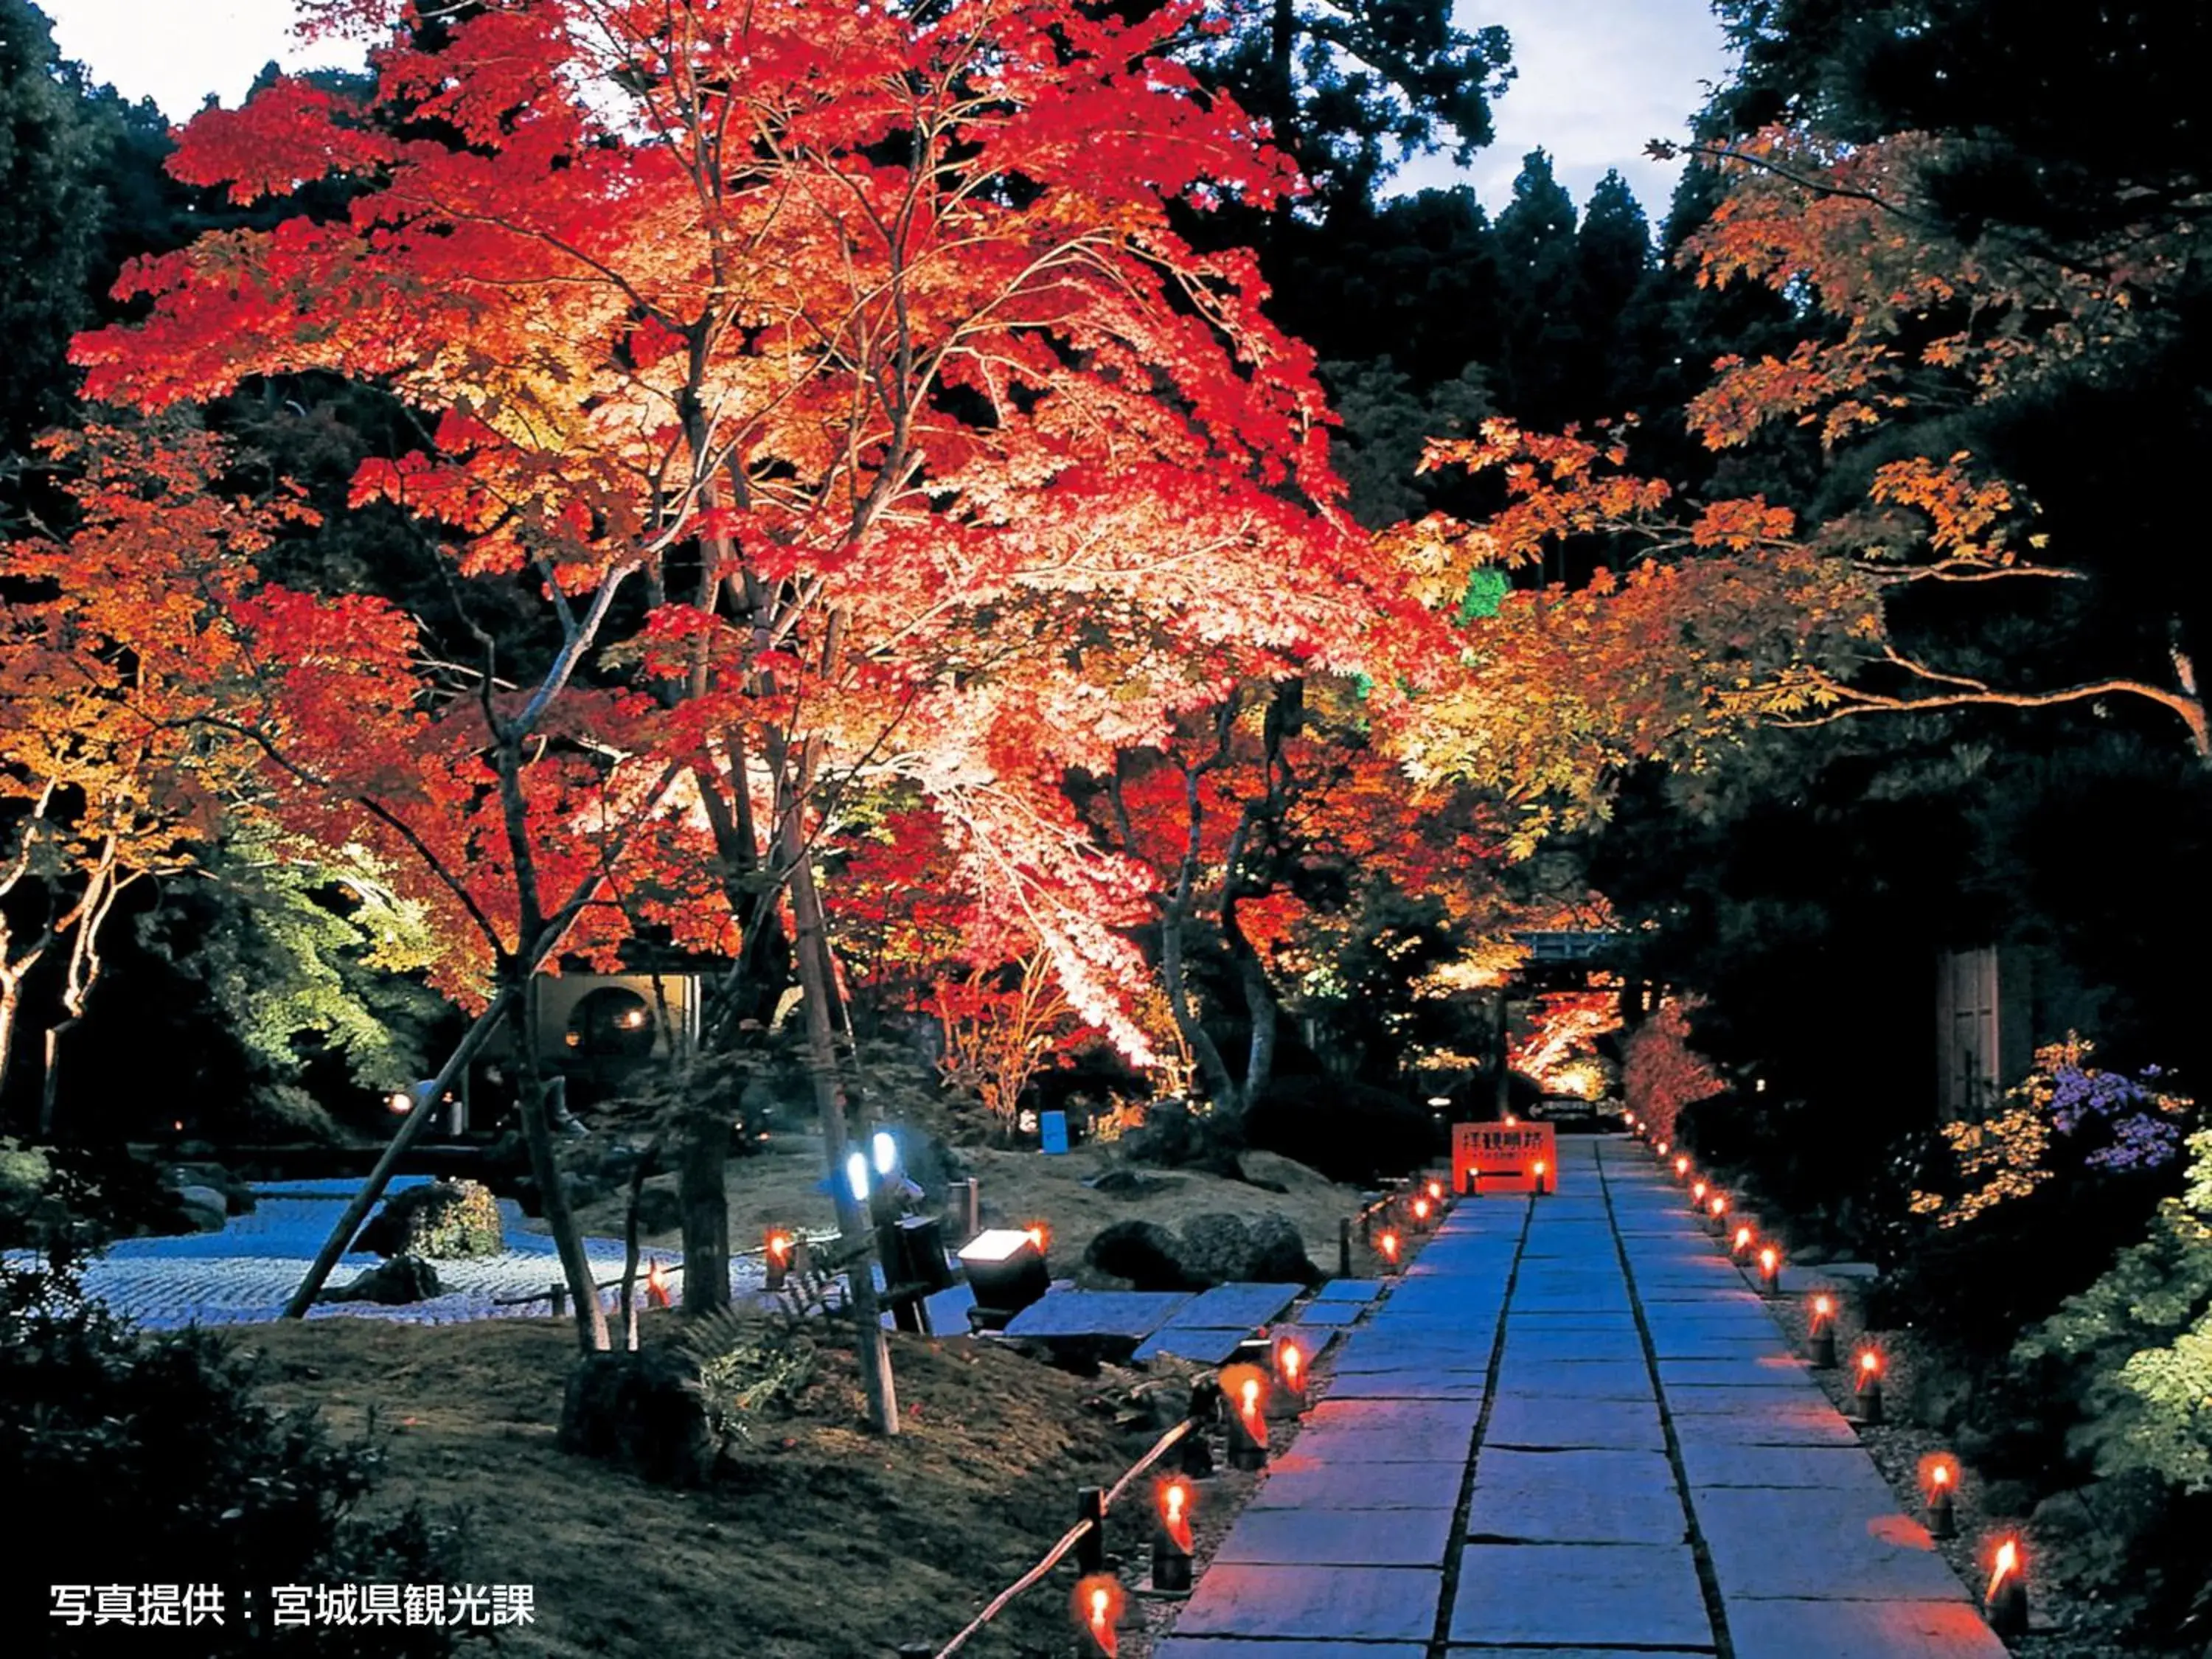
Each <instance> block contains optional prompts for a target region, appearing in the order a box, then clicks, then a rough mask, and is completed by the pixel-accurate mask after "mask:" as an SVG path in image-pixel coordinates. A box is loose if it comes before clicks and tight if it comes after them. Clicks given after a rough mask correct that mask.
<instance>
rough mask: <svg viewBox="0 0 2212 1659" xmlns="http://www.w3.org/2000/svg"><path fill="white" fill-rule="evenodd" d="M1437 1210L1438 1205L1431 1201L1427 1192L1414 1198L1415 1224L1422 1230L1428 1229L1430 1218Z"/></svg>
mask: <svg viewBox="0 0 2212 1659" xmlns="http://www.w3.org/2000/svg"><path fill="white" fill-rule="evenodd" d="M1435 1212H1436V1206H1434V1205H1433V1204H1431V1203H1430V1202H1429V1200H1428V1195H1427V1194H1422V1195H1421V1196H1420V1197H1419V1198H1417V1199H1415V1200H1413V1225H1414V1226H1415V1227H1416V1228H1418V1229H1419V1230H1420V1231H1424V1232H1425V1231H1428V1225H1429V1218H1430V1217H1431V1215H1433V1214H1434V1213H1435Z"/></svg>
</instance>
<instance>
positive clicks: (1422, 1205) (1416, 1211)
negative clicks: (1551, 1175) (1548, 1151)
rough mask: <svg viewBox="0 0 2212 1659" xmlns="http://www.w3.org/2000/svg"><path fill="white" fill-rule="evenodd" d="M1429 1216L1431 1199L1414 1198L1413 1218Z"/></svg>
mask: <svg viewBox="0 0 2212 1659" xmlns="http://www.w3.org/2000/svg"><path fill="white" fill-rule="evenodd" d="M1539 1167H1541V1166H1539ZM1428 1218H1429V1200H1427V1199H1425V1198H1417V1199H1415V1200H1413V1219H1414V1220H1416V1221H1426V1220H1427V1219H1428Z"/></svg>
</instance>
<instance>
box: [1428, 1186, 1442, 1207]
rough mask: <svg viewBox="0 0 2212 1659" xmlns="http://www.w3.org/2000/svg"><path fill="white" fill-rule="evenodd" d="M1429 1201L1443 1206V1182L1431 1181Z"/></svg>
mask: <svg viewBox="0 0 2212 1659" xmlns="http://www.w3.org/2000/svg"><path fill="white" fill-rule="evenodd" d="M1429 1201H1430V1202H1431V1203H1432V1204H1441V1203H1443V1201H1444V1183H1443V1182H1441V1181H1431V1182H1430V1183H1429Z"/></svg>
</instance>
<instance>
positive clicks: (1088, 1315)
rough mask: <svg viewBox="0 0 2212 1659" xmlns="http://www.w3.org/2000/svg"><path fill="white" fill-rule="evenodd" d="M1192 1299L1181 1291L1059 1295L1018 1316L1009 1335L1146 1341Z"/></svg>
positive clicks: (1036, 1303)
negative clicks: (1118, 1338) (1116, 1338)
mask: <svg viewBox="0 0 2212 1659" xmlns="http://www.w3.org/2000/svg"><path fill="white" fill-rule="evenodd" d="M1190 1299H1191V1298H1190V1296H1189V1295H1188V1292H1185V1291H1053V1292H1052V1293H1051V1294H1050V1295H1049V1296H1047V1297H1043V1298H1042V1300H1040V1301H1036V1302H1032V1303H1030V1305H1029V1306H1028V1307H1026V1308H1024V1309H1023V1310H1021V1312H1019V1313H1018V1314H1016V1315H1015V1316H1014V1317H1013V1319H1012V1322H1010V1323H1009V1324H1008V1325H1007V1326H1006V1334H1007V1335H1008V1336H1009V1337H1055V1336H1057V1337H1120V1338H1127V1339H1128V1340H1133V1341H1142V1340H1144V1339H1145V1338H1146V1337H1148V1336H1150V1335H1151V1334H1152V1333H1153V1332H1154V1331H1157V1330H1158V1329H1159V1328H1160V1327H1161V1326H1163V1325H1164V1324H1166V1323H1167V1322H1168V1321H1169V1320H1170V1319H1171V1318H1173V1317H1174V1316H1175V1315H1176V1311H1177V1310H1180V1309H1181V1308H1182V1307H1183V1306H1184V1305H1185V1304H1188V1302H1189V1301H1190Z"/></svg>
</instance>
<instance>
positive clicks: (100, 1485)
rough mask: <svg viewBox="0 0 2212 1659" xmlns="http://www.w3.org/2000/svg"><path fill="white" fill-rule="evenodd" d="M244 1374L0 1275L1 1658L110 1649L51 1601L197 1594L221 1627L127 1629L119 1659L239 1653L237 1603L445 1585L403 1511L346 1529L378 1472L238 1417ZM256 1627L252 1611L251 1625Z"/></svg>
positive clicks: (340, 1450)
mask: <svg viewBox="0 0 2212 1659" xmlns="http://www.w3.org/2000/svg"><path fill="white" fill-rule="evenodd" d="M257 1374H258V1368H257V1366H256V1365H255V1364H254V1363H253V1362H252V1361H251V1360H249V1359H248V1358H244V1357H242V1356H240V1354H239V1353H238V1352H235V1351H234V1350H233V1349H232V1348H231V1347H230V1346H228V1344H227V1343H226V1342H224V1341H223V1340H222V1339H220V1338H218V1337H216V1336H215V1335H213V1334H210V1333H207V1332H204V1331H200V1330H197V1329H194V1330H187V1331H181V1332H175V1333H170V1334H159V1335H141V1334H138V1333H137V1331H135V1330H134V1329H132V1328H131V1327H130V1326H129V1325H128V1324H127V1323H126V1322H123V1321H121V1320H118V1319H117V1318H115V1317H113V1316H111V1315H110V1314H109V1313H108V1311H107V1310H106V1308H105V1307H104V1306H102V1305H101V1304H98V1303H93V1302H87V1301H85V1300H84V1299H83V1298H82V1296H81V1295H80V1294H79V1293H78V1291H77V1287H76V1283H75V1281H74V1279H73V1278H72V1277H71V1276H70V1274H68V1273H50V1272H45V1271H37V1272H26V1271H22V1270H20V1269H17V1268H14V1267H4V1266H0V1491H4V1492H6V1493H7V1494H8V1497H9V1504H11V1506H13V1508H14V1511H15V1514H16V1515H17V1516H20V1517H23V1518H24V1519H25V1520H26V1521H27V1522H32V1521H33V1520H34V1524H22V1525H18V1526H17V1527H15V1528H14V1529H13V1531H12V1533H11V1535H10V1538H9V1570H10V1581H11V1582H12V1583H14V1584H15V1585H16V1586H17V1588H16V1589H14V1590H11V1591H9V1592H8V1593H7V1595H6V1601H5V1604H6V1606H7V1607H8V1609H9V1610H8V1613H7V1614H6V1616H5V1618H4V1620H0V1633H4V1632H8V1631H13V1632H14V1635H13V1636H12V1637H10V1638H8V1646H9V1650H10V1651H13V1652H17V1653H25V1654H40V1655H56V1656H75V1655H77V1654H87V1655H90V1654H94V1653H103V1654H104V1653H107V1652H112V1650H113V1649H114V1647H115V1645H116V1632H115V1631H114V1630H113V1629H112V1627H107V1626H92V1625H90V1624H87V1625H85V1626H81V1627H76V1628H72V1627H70V1626H68V1625H66V1624H64V1623H62V1622H60V1621H58V1620H55V1619H53V1618H52V1616H51V1607H52V1604H51V1601H50V1600H49V1592H48V1589H47V1587H48V1586H50V1585H55V1584H84V1583H93V1584H214V1585H220V1586H222V1587H223V1589H224V1602H225V1607H224V1613H223V1617H224V1625H223V1627H222V1629H221V1630H220V1631H216V1630H214V1629H213V1628H211V1627H209V1626H201V1627H198V1628H190V1627H184V1626H138V1627H134V1628H132V1629H131V1630H130V1631H128V1632H125V1636H126V1638H127V1641H128V1644H129V1645H130V1647H131V1650H132V1651H134V1652H143V1653H145V1654H148V1655H151V1656H159V1655H179V1656H183V1655H187V1654H190V1655H193V1656H198V1655H203V1654H205V1653H208V1652H210V1651H211V1650H212V1651H222V1650H228V1649H232V1648H242V1647H244V1646H246V1645H247V1636H246V1629H245V1608H244V1605H243V1600H244V1591H245V1590H246V1589H247V1588H248V1587H251V1588H252V1589H255V1591H256V1594H257V1596H258V1597H259V1598H262V1599H264V1600H265V1598H266V1597H267V1595H268V1590H269V1587H270V1586H272V1585H278V1584H310V1585H312V1584H345V1583H362V1582H367V1581H372V1580H374V1581H382V1582H398V1583H413V1584H422V1583H441V1584H442V1583H447V1581H448V1580H449V1579H451V1578H452V1577H453V1574H452V1573H451V1571H449V1568H450V1567H451V1565H452V1562H451V1559H450V1554H449V1552H450V1549H451V1540H450V1537H449V1536H448V1535H447V1534H443V1533H441V1532H440V1531H438V1530H436V1529H434V1528H431V1527H430V1526H429V1525H428V1523H427V1522H425V1520H424V1518H423V1516H422V1514H421V1512H420V1511H419V1510H409V1511H407V1512H405V1513H404V1514H402V1515H399V1516H396V1517H393V1518H391V1519H388V1520H384V1521H381V1522H371V1521H368V1520H366V1519H364V1518H362V1517H361V1516H358V1515H356V1513H355V1510H356V1506H357V1505H358V1504H359V1503H360V1502H361V1499H362V1497H363V1496H364V1495H365V1494H366V1493H367V1492H368V1490H369V1487H370V1485H371V1482H372V1481H373V1480H374V1475H375V1471H376V1468H377V1466H378V1462H379V1455H378V1453H377V1452H376V1450H375V1449H374V1446H373V1444H371V1443H367V1442H362V1443H349V1444H341V1443H337V1442H335V1441H333V1440H332V1439H331V1437H329V1435H328V1434H327V1432H326V1431H325V1430H324V1428H323V1426H322V1425H321V1424H320V1422H319V1420H318V1419H316V1418H315V1417H314V1416H313V1414H312V1413H285V1412H278V1411H274V1410H272V1409H270V1407H266V1406H264V1405H263V1404H262V1403H260V1402H259V1401H258V1400H256V1399H255V1397H254V1393H253V1388H254V1383H255V1381H256V1377H257ZM263 1612H264V1616H265V1609H263ZM256 1645H259V1646H263V1647H266V1648H267V1649H269V1650H272V1651H276V1652H280V1653H289V1654H301V1655H310V1654H312V1655H330V1656H342V1655H362V1656H368V1655H377V1656H385V1659H411V1656H417V1655H422V1656H428V1655H435V1654H442V1653H446V1652H447V1651H449V1650H451V1647H452V1645H453V1632H452V1631H450V1630H448V1629H443V1628H440V1627H435V1626H428V1625H422V1626H339V1625H330V1624H322V1623H318V1624H315V1625H313V1626H308V1627H307V1628H289V1627H288V1628H286V1629H283V1630H270V1631H266V1632H264V1633H263V1635H262V1636H261V1638H259V1640H258V1643H257V1644H256Z"/></svg>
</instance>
